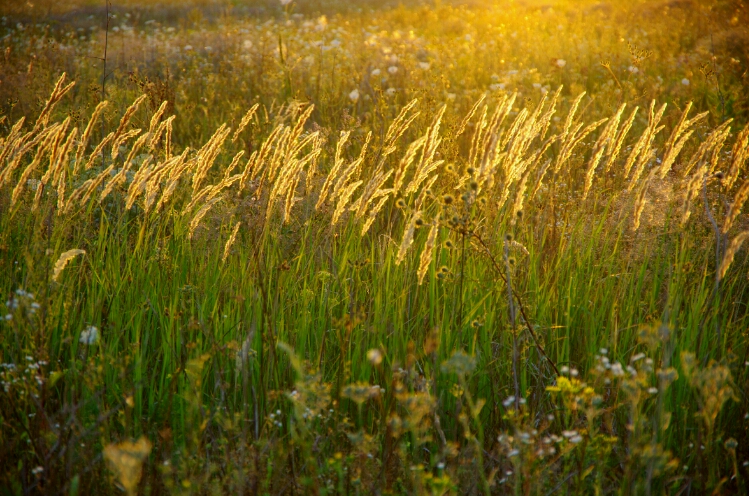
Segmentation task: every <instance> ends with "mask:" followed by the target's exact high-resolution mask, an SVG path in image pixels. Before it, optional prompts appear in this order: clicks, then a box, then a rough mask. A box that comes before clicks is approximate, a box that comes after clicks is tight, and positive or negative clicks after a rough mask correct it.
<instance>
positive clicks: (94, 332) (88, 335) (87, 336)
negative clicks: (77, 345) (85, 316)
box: [78, 325, 99, 346]
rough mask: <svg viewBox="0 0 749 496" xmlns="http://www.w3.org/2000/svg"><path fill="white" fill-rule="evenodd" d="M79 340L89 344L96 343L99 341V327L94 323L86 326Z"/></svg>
mask: <svg viewBox="0 0 749 496" xmlns="http://www.w3.org/2000/svg"><path fill="white" fill-rule="evenodd" d="M78 341H80V342H81V343H83V344H86V345H89V346H91V345H93V344H96V343H97V342H98V341H99V329H97V328H96V327H95V326H92V325H90V326H88V327H86V328H85V329H84V330H82V331H81V337H80V338H79V339H78Z"/></svg>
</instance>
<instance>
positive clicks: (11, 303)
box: [3, 288, 40, 322]
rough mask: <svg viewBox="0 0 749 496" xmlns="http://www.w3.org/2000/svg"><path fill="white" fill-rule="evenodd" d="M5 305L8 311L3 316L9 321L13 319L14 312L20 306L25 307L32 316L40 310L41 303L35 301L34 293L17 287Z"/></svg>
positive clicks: (28, 314)
mask: <svg viewBox="0 0 749 496" xmlns="http://www.w3.org/2000/svg"><path fill="white" fill-rule="evenodd" d="M5 306H6V307H7V308H8V313H6V314H5V316H3V320H5V321H7V322H9V321H11V320H13V313H14V312H15V311H17V310H18V309H19V308H25V309H26V314H27V316H29V317H31V316H32V315H34V314H35V313H36V311H37V310H39V308H40V305H39V303H37V302H36V301H34V295H33V293H29V292H28V291H24V290H23V289H20V288H19V289H16V291H15V293H14V294H13V295H11V297H10V298H9V299H8V300H7V301H6V302H5Z"/></svg>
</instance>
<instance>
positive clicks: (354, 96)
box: [348, 90, 359, 102]
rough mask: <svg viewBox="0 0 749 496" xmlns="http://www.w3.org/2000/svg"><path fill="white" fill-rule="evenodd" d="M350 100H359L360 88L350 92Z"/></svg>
mask: <svg viewBox="0 0 749 496" xmlns="http://www.w3.org/2000/svg"><path fill="white" fill-rule="evenodd" d="M348 98H349V100H351V101H352V102H356V101H358V100H359V90H354V91H352V92H351V93H349V94H348Z"/></svg>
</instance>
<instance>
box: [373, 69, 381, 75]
mask: <svg viewBox="0 0 749 496" xmlns="http://www.w3.org/2000/svg"><path fill="white" fill-rule="evenodd" d="M380 74H382V71H381V70H379V69H372V72H370V75H371V76H372V77H377V76H379V75H380Z"/></svg>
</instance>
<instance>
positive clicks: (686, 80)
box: [681, 78, 689, 86]
mask: <svg viewBox="0 0 749 496" xmlns="http://www.w3.org/2000/svg"><path fill="white" fill-rule="evenodd" d="M681 84H683V85H684V86H689V79H687V78H684V79H682V80H681Z"/></svg>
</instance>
